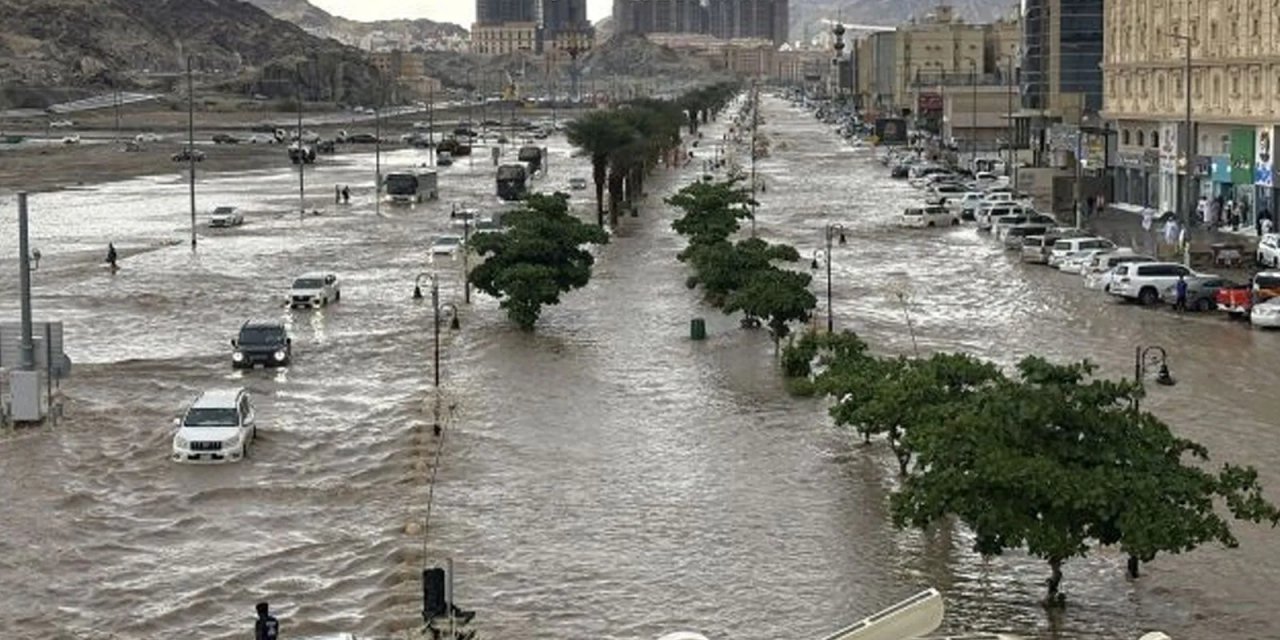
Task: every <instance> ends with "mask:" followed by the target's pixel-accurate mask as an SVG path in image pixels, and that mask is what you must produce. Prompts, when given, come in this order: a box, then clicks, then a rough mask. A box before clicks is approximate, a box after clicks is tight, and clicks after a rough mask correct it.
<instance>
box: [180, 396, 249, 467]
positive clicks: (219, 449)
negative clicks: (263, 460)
mask: <svg viewBox="0 0 1280 640" xmlns="http://www.w3.org/2000/svg"><path fill="white" fill-rule="evenodd" d="M174 426H176V427H177V428H178V431H177V433H174V434H173V453H172V455H171V456H170V457H171V459H172V460H173V461H174V462H195V463H211V462H234V461H236V460H242V459H244V458H247V457H249V443H250V442H251V441H253V440H254V439H255V438H256V437H257V435H258V429H257V427H256V426H255V425H254V416H253V403H252V402H250V400H249V392H247V391H245V390H244V389H243V388H241V389H226V390H217V391H206V392H204V393H202V394H200V397H199V398H196V401H195V402H193V403H191V406H190V407H189V408H188V409H187V411H186V413H185V414H183V416H182V417H181V418H178V419H176V420H174Z"/></svg>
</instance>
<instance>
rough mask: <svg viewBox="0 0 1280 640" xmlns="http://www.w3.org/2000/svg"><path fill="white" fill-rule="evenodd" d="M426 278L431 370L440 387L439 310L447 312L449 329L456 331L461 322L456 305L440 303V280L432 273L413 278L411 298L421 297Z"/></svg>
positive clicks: (436, 385) (436, 383)
mask: <svg viewBox="0 0 1280 640" xmlns="http://www.w3.org/2000/svg"><path fill="white" fill-rule="evenodd" d="M423 278H426V279H427V280H429V281H430V283H431V324H432V334H433V336H434V340H433V342H434V349H433V350H434V357H433V363H434V366H433V370H434V372H435V387H436V389H439V388H440V310H441V309H444V310H446V311H448V312H449V329H450V330H452V331H457V330H458V329H461V328H462V323H460V322H459V321H458V307H457V305H454V304H453V303H452V302H446V303H444V304H441V303H440V281H439V279H438V278H437V277H436V274H434V273H419V274H418V275H417V277H416V278H414V280H413V299H414V300H421V299H422V279H423Z"/></svg>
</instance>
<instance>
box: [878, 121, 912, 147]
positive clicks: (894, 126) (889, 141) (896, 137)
mask: <svg viewBox="0 0 1280 640" xmlns="http://www.w3.org/2000/svg"><path fill="white" fill-rule="evenodd" d="M876 139H877V140H879V141H880V144H884V145H903V144H906V143H907V121H906V120H904V119H902V118H879V119H877V120H876Z"/></svg>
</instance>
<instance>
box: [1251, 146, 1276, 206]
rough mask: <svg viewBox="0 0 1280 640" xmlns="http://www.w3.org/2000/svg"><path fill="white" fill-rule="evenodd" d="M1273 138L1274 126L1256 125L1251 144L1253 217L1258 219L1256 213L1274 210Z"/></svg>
mask: <svg viewBox="0 0 1280 640" xmlns="http://www.w3.org/2000/svg"><path fill="white" fill-rule="evenodd" d="M1273 140H1275V130H1274V127H1258V129H1257V136H1256V138H1255V139H1254V145H1253V150H1254V153H1253V185H1254V195H1253V201H1254V218H1253V220H1254V221H1255V222H1256V221H1257V220H1258V214H1260V213H1266V214H1270V213H1271V212H1273V211H1275V210H1276V209H1275V198H1274V194H1275V184H1274V182H1275V181H1274V177H1273V174H1272V166H1273V163H1274V160H1275V158H1274V149H1272V141H1273Z"/></svg>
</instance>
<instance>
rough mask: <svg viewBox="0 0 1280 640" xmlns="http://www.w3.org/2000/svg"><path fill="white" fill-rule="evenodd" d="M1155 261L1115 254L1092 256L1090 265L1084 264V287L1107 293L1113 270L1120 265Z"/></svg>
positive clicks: (1135, 255)
mask: <svg viewBox="0 0 1280 640" xmlns="http://www.w3.org/2000/svg"><path fill="white" fill-rule="evenodd" d="M1155 261H1156V259H1155V258H1153V257H1151V256H1144V255H1139V254H1136V253H1135V254H1116V253H1103V254H1098V255H1096V256H1094V258H1093V260H1092V261H1091V262H1090V264H1086V265H1085V268H1086V269H1088V272H1087V273H1085V274H1084V286H1085V288H1086V289H1096V290H1098V291H1103V292H1107V293H1109V292H1110V291H1111V284H1112V282H1114V278H1115V268H1116V267H1118V266H1120V265H1122V264H1133V263H1138V262H1155Z"/></svg>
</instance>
